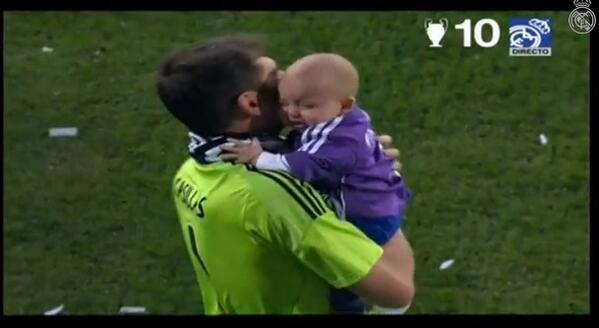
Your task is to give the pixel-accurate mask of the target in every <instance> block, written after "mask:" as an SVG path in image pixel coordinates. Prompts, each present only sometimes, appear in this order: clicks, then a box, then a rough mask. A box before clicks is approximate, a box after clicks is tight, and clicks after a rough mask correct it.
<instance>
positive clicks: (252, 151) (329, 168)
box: [221, 136, 357, 186]
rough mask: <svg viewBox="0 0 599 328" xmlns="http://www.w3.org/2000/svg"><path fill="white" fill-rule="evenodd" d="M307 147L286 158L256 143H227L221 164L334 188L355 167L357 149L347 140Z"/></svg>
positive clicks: (325, 142)
mask: <svg viewBox="0 0 599 328" xmlns="http://www.w3.org/2000/svg"><path fill="white" fill-rule="evenodd" d="M321 140H322V139H321ZM316 141H317V142H314V143H307V144H306V145H304V146H302V147H301V148H300V149H298V150H297V151H294V152H291V153H287V154H273V153H269V152H265V151H264V150H263V149H262V147H261V146H260V143H259V142H258V141H257V140H253V141H252V142H251V143H249V144H248V143H243V142H239V141H236V140H229V142H230V144H224V145H222V146H221V148H222V149H223V150H225V151H227V153H225V154H223V155H221V158H222V159H224V160H233V161H234V162H236V163H250V164H253V165H256V167H257V168H258V169H263V170H281V171H285V172H289V173H291V175H293V176H295V177H296V178H298V179H300V180H303V181H307V182H316V181H319V182H324V183H326V184H327V185H332V186H336V185H339V184H340V183H341V179H342V178H343V176H344V175H345V174H346V173H348V172H349V171H350V170H351V169H352V168H353V167H354V165H355V164H356V158H357V156H356V145H354V143H355V142H354V141H353V140H351V139H349V138H344V137H335V136H329V138H327V140H326V141H322V142H320V141H318V140H316Z"/></svg>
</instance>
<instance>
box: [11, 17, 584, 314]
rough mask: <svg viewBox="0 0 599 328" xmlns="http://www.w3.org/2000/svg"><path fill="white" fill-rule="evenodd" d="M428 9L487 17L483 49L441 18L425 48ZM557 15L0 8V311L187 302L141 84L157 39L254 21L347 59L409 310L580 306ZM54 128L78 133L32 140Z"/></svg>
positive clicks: (181, 150) (563, 51)
mask: <svg viewBox="0 0 599 328" xmlns="http://www.w3.org/2000/svg"><path fill="white" fill-rule="evenodd" d="M535 14H536V15H538V14H543V15H548V16H550V17H552V18H553V20H554V32H553V42H554V46H553V56H552V57H549V58H516V57H509V56H508V46H507V45H508V38H507V21H508V19H509V17H512V16H531V15H535ZM428 16H432V17H435V18H440V17H447V18H449V21H450V24H452V25H453V24H456V23H459V22H461V21H462V20H463V19H464V18H471V19H472V20H473V21H476V20H477V19H480V18H483V17H492V18H495V19H496V20H497V21H498V22H499V24H500V26H501V28H502V31H501V32H502V35H501V40H500V43H499V44H498V45H497V46H496V47H495V48H491V49H483V48H479V47H476V46H474V47H472V48H470V49H465V48H463V47H462V46H461V32H458V31H454V30H450V31H449V32H448V34H447V35H446V37H445V39H444V40H443V44H444V48H442V49H429V48H428V39H427V38H426V36H425V34H424V30H423V26H422V25H423V21H424V18H426V17H428ZM567 17H568V13H567V12H561V13H556V12H550V13H534V12H528V13H503V14H493V13H477V12H464V13H455V12H454V13H447V12H445V13H424V12H419V13H410V12H403V13H392V12H386V13H383V12H380V13H357V12H344V13H334V12H330V13H309V12H306V13H288V12H279V13H259V12H248V13H228V12H213V13H162V12H147V13H141V12H140V13H127V12H121V13H86V12H80V13H57V12H55V13H14V12H13V13H8V14H5V42H6V43H5V48H4V54H5V57H4V58H5V59H4V68H5V75H4V78H5V110H4V312H5V313H9V314H29V313H33V314H35V313H41V312H43V311H45V310H47V309H49V308H52V307H54V306H57V305H59V304H61V303H64V304H65V306H66V312H67V313H72V314H88V313H91V314H110V313H116V312H117V311H118V308H119V307H120V306H121V305H143V306H146V307H147V308H148V311H149V312H150V313H160V314H167V313H169V314H190V313H196V314H197V313H201V301H200V299H199V294H198V287H197V286H196V283H195V280H194V277H193V272H192V269H191V264H190V263H189V261H188V259H187V254H186V253H185V249H184V245H183V241H182V237H181V235H180V230H179V226H178V223H177V220H176V216H175V211H174V208H173V205H172V201H171V196H170V194H169V186H170V181H171V177H172V175H173V174H174V172H175V170H176V168H177V167H178V165H179V164H180V163H181V162H182V161H183V160H184V158H185V156H186V153H185V151H186V135H185V131H184V130H183V129H182V127H181V126H180V125H179V124H178V123H176V122H175V121H174V120H173V119H172V118H171V117H170V116H169V115H168V114H167V112H166V111H165V110H164V109H163V108H162V106H161V105H160V103H159V101H158V99H157V97H156V95H155V92H154V89H153V79H152V78H153V72H154V70H155V68H156V66H157V64H158V63H159V61H160V59H161V58H163V56H164V55H165V54H166V53H168V52H170V51H171V50H173V49H174V48H177V47H180V46H183V45H186V44H188V43H190V42H193V41H197V40H201V39H203V38H205V37H209V36H215V35H220V34H224V33H229V32H259V33H264V34H265V35H266V36H267V39H268V42H269V51H270V52H269V53H270V54H271V55H272V56H273V57H274V58H276V59H277V60H278V61H279V63H280V65H281V66H285V65H288V64H289V63H290V62H291V61H292V60H293V59H296V58H298V57H299V56H302V55H305V54H307V53H310V52H313V51H335V52H340V53H342V54H343V55H345V56H347V57H348V58H350V59H351V60H352V61H353V62H354V63H355V64H356V66H357V67H358V69H359V71H360V73H361V78H362V85H361V92H360V97H359V101H360V103H361V104H362V105H363V106H364V107H365V108H366V109H367V110H369V112H370V114H371V117H372V119H373V121H374V123H375V127H376V128H377V130H378V131H379V132H388V133H390V134H391V135H392V136H394V137H395V138H396V139H395V140H396V143H397V145H398V146H399V147H400V148H401V150H402V157H403V163H404V175H405V178H406V180H407V182H408V184H409V186H410V187H411V189H412V190H413V191H414V194H415V198H414V201H413V203H412V204H411V206H410V208H409V212H408V215H407V225H406V227H405V231H407V233H408V235H409V238H410V240H411V241H412V243H413V247H414V249H415V253H416V260H417V274H416V275H417V296H416V299H415V301H414V304H413V307H412V309H411V311H410V313H414V314H421V313H569V312H575V313H586V312H588V311H589V305H588V301H589V273H588V266H589V251H588V242H589V230H588V224H589V211H588V206H589V196H588V187H589V184H588V183H589V166H588V162H589V160H588V145H589V139H588V133H589V130H588V128H589V121H588V115H589V100H588V99H589V88H588V85H589V37H588V36H581V35H578V34H575V33H573V32H572V31H571V30H570V28H569V27H568V23H567ZM42 46H49V47H52V48H54V52H53V53H42V52H41V51H40V49H41V47H42ZM99 49H103V50H102V51H101V53H100V54H99V55H96V54H95V52H96V51H97V50H99ZM54 126H76V127H78V128H79V130H80V135H79V136H78V137H77V138H72V139H51V138H48V128H50V127H54ZM539 133H545V134H546V135H547V136H548V138H549V140H550V141H549V144H548V145H547V146H541V145H540V144H539V141H538V134H539ZM448 258H454V259H455V264H454V266H453V267H451V268H450V269H449V270H446V271H439V269H438V267H439V264H440V263H441V262H442V261H443V260H446V259H448Z"/></svg>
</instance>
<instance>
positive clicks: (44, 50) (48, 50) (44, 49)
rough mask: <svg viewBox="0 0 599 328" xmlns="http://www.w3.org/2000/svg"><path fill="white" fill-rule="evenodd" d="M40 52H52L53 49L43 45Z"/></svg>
mask: <svg viewBox="0 0 599 328" xmlns="http://www.w3.org/2000/svg"><path fill="white" fill-rule="evenodd" d="M42 52H45V53H51V52H54V49H52V48H50V47H45V46H44V47H42Z"/></svg>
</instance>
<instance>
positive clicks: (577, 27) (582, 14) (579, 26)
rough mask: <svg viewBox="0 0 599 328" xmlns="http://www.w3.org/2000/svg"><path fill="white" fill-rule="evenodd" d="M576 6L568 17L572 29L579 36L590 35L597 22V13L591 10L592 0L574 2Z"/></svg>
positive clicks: (575, 0)
mask: <svg viewBox="0 0 599 328" xmlns="http://www.w3.org/2000/svg"><path fill="white" fill-rule="evenodd" d="M574 6H576V8H575V9H574V10H572V12H571V13H570V16H569V17H568V23H569V24H570V28H571V29H572V31H574V32H576V33H578V34H587V33H590V32H591V31H592V30H593V28H594V27H595V22H596V21H597V18H596V17H595V13H594V12H593V11H592V10H591V9H590V8H589V7H590V6H591V0H574Z"/></svg>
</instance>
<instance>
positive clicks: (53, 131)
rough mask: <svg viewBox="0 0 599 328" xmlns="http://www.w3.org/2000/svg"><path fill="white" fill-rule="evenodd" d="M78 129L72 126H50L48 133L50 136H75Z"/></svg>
mask: <svg viewBox="0 0 599 328" xmlns="http://www.w3.org/2000/svg"><path fill="white" fill-rule="evenodd" d="M77 133H78V129H77V128H74V127H66V128H50V130H49V131H48V134H49V135H50V137H51V138H57V137H75V136H77Z"/></svg>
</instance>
